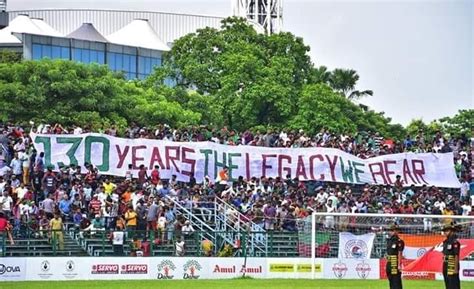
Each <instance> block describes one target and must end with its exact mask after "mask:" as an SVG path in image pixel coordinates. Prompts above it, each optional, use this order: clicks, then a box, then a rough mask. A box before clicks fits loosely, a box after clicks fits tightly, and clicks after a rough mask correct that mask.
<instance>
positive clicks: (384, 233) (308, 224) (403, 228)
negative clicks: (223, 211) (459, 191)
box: [298, 213, 474, 262]
mask: <svg viewBox="0 0 474 289" xmlns="http://www.w3.org/2000/svg"><path fill="white" fill-rule="evenodd" d="M451 223H455V224H457V225H458V226H459V227H460V231H459V232H457V237H458V239H460V240H473V239H474V216H453V215H403V214H346V213H313V215H312V216H309V217H307V218H305V219H301V220H299V222H298V253H299V255H300V257H311V258H360V259H364V258H366V259H368V258H376V259H377V258H384V257H385V256H386V243H387V239H388V238H389V227H390V226H391V225H392V224H396V225H398V227H399V228H400V231H399V236H400V238H401V239H403V240H404V242H405V249H404V251H403V256H404V259H405V260H404V262H411V261H413V260H415V259H417V258H418V257H421V256H423V254H425V253H426V252H427V251H429V250H430V249H432V248H433V247H436V246H439V245H440V244H441V243H442V242H443V241H444V240H445V239H446V236H445V235H444V234H443V227H444V226H445V225H448V224H451ZM465 259H468V260H474V255H473V254H469V255H467V256H466V257H465Z"/></svg>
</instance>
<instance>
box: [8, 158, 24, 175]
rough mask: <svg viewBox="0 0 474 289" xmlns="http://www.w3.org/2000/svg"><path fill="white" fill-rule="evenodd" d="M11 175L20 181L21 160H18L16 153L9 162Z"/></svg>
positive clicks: (21, 172)
mask: <svg viewBox="0 0 474 289" xmlns="http://www.w3.org/2000/svg"><path fill="white" fill-rule="evenodd" d="M10 167H11V168H12V172H13V174H14V175H15V176H16V177H17V178H18V179H22V176H23V165H22V163H21V160H20V159H19V158H18V153H15V154H14V156H13V159H12V161H11V162H10Z"/></svg>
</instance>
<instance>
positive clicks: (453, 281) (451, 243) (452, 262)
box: [443, 223, 461, 289]
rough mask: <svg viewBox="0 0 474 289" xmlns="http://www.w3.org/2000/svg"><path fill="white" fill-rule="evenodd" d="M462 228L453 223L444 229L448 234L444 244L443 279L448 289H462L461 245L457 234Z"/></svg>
mask: <svg viewBox="0 0 474 289" xmlns="http://www.w3.org/2000/svg"><path fill="white" fill-rule="evenodd" d="M459 229H460V227H459V226H456V225H454V224H453V223H451V224H448V225H446V226H444V227H443V232H444V233H445V234H446V240H444V242H443V255H444V258H443V278H444V285H445V287H446V289H460V288H461V282H460V280H459V251H460V249H461V244H460V243H459V241H458V239H457V237H456V232H457V231H459Z"/></svg>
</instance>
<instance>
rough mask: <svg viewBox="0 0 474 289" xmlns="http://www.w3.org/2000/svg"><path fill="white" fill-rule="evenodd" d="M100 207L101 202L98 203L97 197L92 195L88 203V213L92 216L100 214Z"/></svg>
mask: <svg viewBox="0 0 474 289" xmlns="http://www.w3.org/2000/svg"><path fill="white" fill-rule="evenodd" d="M101 207H102V202H101V201H99V198H98V196H97V195H94V196H93V197H92V201H90V203H89V212H90V213H91V214H92V215H97V214H99V213H100V208H101Z"/></svg>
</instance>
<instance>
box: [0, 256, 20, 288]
mask: <svg viewBox="0 0 474 289" xmlns="http://www.w3.org/2000/svg"><path fill="white" fill-rule="evenodd" d="M25 276H26V260H25V258H0V281H23V280H24V279H25ZM0 287H1V286H0Z"/></svg>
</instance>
